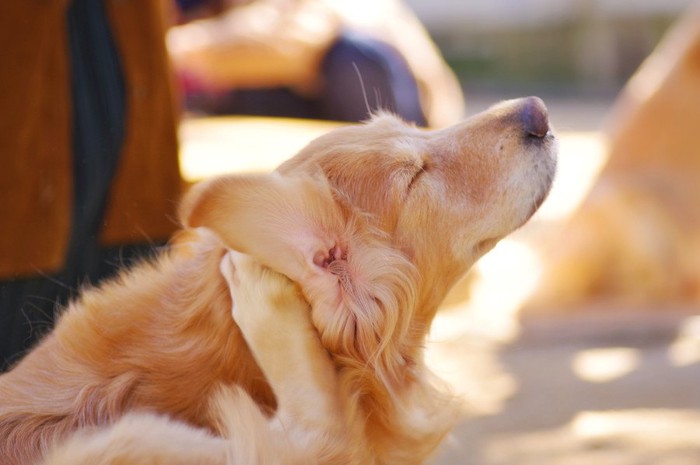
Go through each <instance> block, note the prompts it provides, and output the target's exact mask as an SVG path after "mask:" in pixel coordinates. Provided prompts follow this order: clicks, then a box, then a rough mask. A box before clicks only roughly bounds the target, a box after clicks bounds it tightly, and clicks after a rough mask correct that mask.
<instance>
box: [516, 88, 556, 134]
mask: <svg viewBox="0 0 700 465" xmlns="http://www.w3.org/2000/svg"><path fill="white" fill-rule="evenodd" d="M520 120H521V121H522V124H523V129H524V130H525V132H526V133H527V134H528V135H530V136H533V137H537V138H543V137H544V136H546V135H547V133H548V132H549V116H548V114H547V107H546V106H545V105H544V102H543V101H542V99H541V98H539V97H527V98H524V99H523V103H522V106H521V108H520Z"/></svg>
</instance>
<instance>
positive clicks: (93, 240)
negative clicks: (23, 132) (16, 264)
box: [0, 0, 153, 371]
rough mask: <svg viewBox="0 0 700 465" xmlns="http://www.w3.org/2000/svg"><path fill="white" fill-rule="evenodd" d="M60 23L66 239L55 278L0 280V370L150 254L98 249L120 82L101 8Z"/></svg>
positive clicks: (86, 4)
mask: <svg viewBox="0 0 700 465" xmlns="http://www.w3.org/2000/svg"><path fill="white" fill-rule="evenodd" d="M66 21H67V25H68V34H69V44H70V50H69V53H70V66H71V81H72V82H71V87H72V97H73V98H72V101H73V134H72V136H73V137H72V142H73V180H74V202H73V212H72V221H71V236H70V241H69V244H68V250H67V252H66V258H65V263H64V267H63V269H62V270H61V271H59V272H58V273H54V274H40V275H38V276H36V277H31V278H24V277H23V278H17V279H5V280H1V281H0V371H3V370H5V369H7V368H8V367H9V366H11V365H12V364H13V363H15V362H16V361H17V360H19V359H20V358H21V357H22V355H23V354H24V353H25V352H26V351H27V349H29V348H31V346H32V345H34V344H35V343H36V341H37V339H39V338H40V337H41V336H42V335H43V334H45V333H46V332H48V331H49V330H50V329H51V328H52V327H53V324H54V321H55V316H56V312H57V311H58V310H59V309H60V307H61V306H62V305H65V303H66V302H67V301H68V300H69V299H71V298H73V297H74V296H75V295H76V294H77V293H78V292H79V291H80V288H81V287H84V286H86V285H90V284H96V283H97V282H99V281H100V280H101V279H104V278H106V277H109V276H111V275H113V274H114V273H115V271H116V270H117V269H118V268H119V267H121V266H122V265H123V264H128V263H129V262H130V261H132V260H134V259H135V257H138V256H141V255H143V254H144V253H148V252H149V251H150V250H152V247H153V245H152V244H140V245H129V246H120V247H103V246H101V245H100V243H99V240H98V237H99V234H100V231H101V225H102V221H103V217H104V213H105V209H106V206H107V199H108V196H109V190H110V185H111V182H112V178H113V176H114V173H115V171H116V167H117V164H118V162H119V154H120V152H121V147H122V141H123V138H124V129H125V128H124V124H125V123H124V121H125V114H126V108H125V83H124V79H123V74H122V68H121V63H120V60H119V55H118V53H117V50H116V47H115V44H114V41H113V38H112V34H111V31H110V28H109V24H108V21H107V17H106V14H105V11H104V5H103V2H102V1H101V0H74V1H73V2H72V4H71V6H70V7H69V9H68V13H67V17H66ZM6 226H7V225H6ZM15 227H21V225H15ZM46 233H47V234H50V232H49V231H47V232H46Z"/></svg>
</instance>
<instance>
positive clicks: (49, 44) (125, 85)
mask: <svg viewBox="0 0 700 465" xmlns="http://www.w3.org/2000/svg"><path fill="white" fill-rule="evenodd" d="M168 9H169V5H167V4H166V3H165V2H163V1H160V0H119V1H116V0H104V1H102V0H73V1H70V0H54V1H50V2H46V1H42V2H37V1H24V0H23V1H8V2H3V3H2V5H0V41H1V42H2V43H3V44H4V45H3V49H2V52H0V56H1V57H2V63H3V68H2V72H1V73H0V103H1V104H2V108H3V111H2V113H0V157H2V158H1V160H2V165H1V169H0V192H1V194H0V214H1V215H2V229H1V231H2V232H1V233H0V234H1V235H2V237H1V238H0V370H3V369H7V367H8V365H10V364H12V363H13V362H15V361H16V360H18V359H19V358H20V357H21V355H22V354H23V352H24V351H25V350H26V349H27V348H29V346H31V345H32V343H33V342H34V341H35V340H36V339H37V338H38V337H40V336H41V334H42V333H43V332H45V331H46V330H48V329H50V327H51V325H52V323H53V320H54V311H55V308H56V307H57V305H60V304H63V303H65V302H66V301H67V299H69V298H70V297H71V296H72V295H73V294H74V293H76V292H77V291H78V290H79V289H78V288H79V287H80V286H83V285H86V284H88V283H92V284H94V283H96V282H97V281H98V280H99V279H101V278H104V277H106V276H108V275H110V274H112V273H113V272H114V270H115V269H116V268H117V267H118V266H119V265H120V264H121V263H122V262H124V261H128V260H130V259H131V258H133V257H136V256H140V255H143V254H145V253H148V252H149V251H150V250H151V249H152V247H154V246H157V245H158V244H162V243H163V242H164V241H165V240H166V239H167V238H168V236H169V235H170V234H171V232H172V231H174V229H175V228H176V220H175V206H176V202H177V200H178V197H179V193H180V187H181V179H180V174H179V166H178V158H177V141H176V123H177V121H178V118H177V114H176V107H177V105H176V102H175V99H174V93H173V88H174V86H173V85H172V76H171V70H170V69H169V65H168V56H167V53H166V50H165V44H164V34H165V29H166V27H165V26H166V22H165V21H166V16H167V15H168ZM125 305H128V302H125Z"/></svg>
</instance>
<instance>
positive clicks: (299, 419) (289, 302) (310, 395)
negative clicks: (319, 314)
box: [221, 251, 362, 464]
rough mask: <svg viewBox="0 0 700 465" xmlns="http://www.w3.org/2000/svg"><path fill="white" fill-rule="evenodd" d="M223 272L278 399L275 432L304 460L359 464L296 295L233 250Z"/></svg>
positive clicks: (329, 366)
mask: <svg viewBox="0 0 700 465" xmlns="http://www.w3.org/2000/svg"><path fill="white" fill-rule="evenodd" d="M221 271H222V273H223V274H224V276H225V278H226V280H227V282H228V283H229V287H230V289H231V294H232V299H233V301H234V304H233V317H234V319H235V321H236V323H237V324H238V325H239V327H240V328H241V331H242V332H243V336H244V337H245V339H246V342H247V343H248V345H249V346H250V349H251V351H252V353H253V356H254V357H255V359H256V361H257V362H258V364H259V365H260V368H261V369H262V371H263V373H264V374H265V377H266V378H267V380H268V382H269V383H270V386H271V387H272V390H273V392H274V394H275V396H276V398H277V403H278V409H277V412H276V414H275V417H274V418H273V419H272V422H273V423H272V424H273V427H274V428H278V429H279V431H282V432H283V433H284V435H285V438H286V441H288V443H289V444H290V445H291V447H292V448H293V449H295V450H297V451H299V450H300V451H303V452H304V455H305V457H304V458H303V463H324V464H332V463H346V464H349V463H355V461H359V460H360V459H359V458H358V457H357V455H358V454H361V453H362V451H360V450H358V449H361V447H357V446H358V444H357V439H356V438H354V439H352V436H353V435H352V433H351V429H350V428H349V425H348V423H349V422H348V421H347V419H346V416H345V410H344V405H343V402H342V401H341V399H340V395H339V386H338V379H337V374H336V371H335V367H334V365H333V362H332V361H331V358H330V355H329V354H328V352H327V351H326V349H325V348H324V347H323V346H322V345H321V341H320V339H319V335H318V332H317V330H316V328H315V327H314V326H313V324H312V322H311V309H310V306H309V304H308V303H307V302H306V301H305V300H304V297H303V295H302V293H301V290H300V289H299V288H298V286H297V285H296V284H295V283H293V282H292V281H290V280H289V279H288V278H286V277H285V276H283V275H281V274H279V273H277V272H274V271H272V270H270V269H269V268H266V267H264V266H262V265H261V264H260V263H259V262H257V261H256V260H255V259H254V258H252V257H249V256H247V255H243V254H240V253H237V252H233V251H230V252H229V253H228V254H227V255H226V256H225V257H224V258H223V260H222V262H221ZM351 444H352V446H353V447H350V446H351Z"/></svg>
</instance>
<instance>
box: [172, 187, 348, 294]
mask: <svg viewBox="0 0 700 465" xmlns="http://www.w3.org/2000/svg"><path fill="white" fill-rule="evenodd" d="M180 218H181V221H182V223H183V224H184V225H185V226H186V227H206V228H208V229H211V230H212V231H214V232H215V233H216V234H217V235H218V236H219V237H220V238H221V239H222V241H223V242H224V243H225V244H226V246H227V247H229V248H231V249H234V250H237V251H239V252H243V253H246V254H249V255H252V256H254V257H256V258H257V259H259V260H260V261H261V262H262V263H264V264H265V265H267V266H270V267H271V268H273V269H275V270H277V271H279V272H281V273H283V274H285V275H287V276H288V277H289V278H291V279H292V280H294V281H298V282H300V283H307V282H308V281H309V280H310V279H313V278H314V275H316V274H318V275H322V274H323V268H322V267H321V266H319V265H321V264H322V263H323V260H324V259H325V258H326V257H327V256H328V254H329V251H331V250H332V249H333V247H334V246H335V244H336V242H337V240H338V237H337V236H338V234H339V231H341V230H342V224H343V221H342V215H341V212H340V209H339V208H338V206H337V205H336V203H335V202H334V201H333V197H332V194H331V192H330V189H329V188H328V186H327V185H326V184H325V183H323V182H321V181H319V180H317V179H314V178H311V177H308V178H290V177H285V176H282V175H280V174H278V173H272V174H268V175H234V176H227V177H221V178H216V179H212V180H210V181H206V182H203V183H200V184H198V185H196V186H194V187H193V188H192V190H190V192H188V193H187V195H186V196H185V198H184V200H183V203H182V206H181V208H180Z"/></svg>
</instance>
